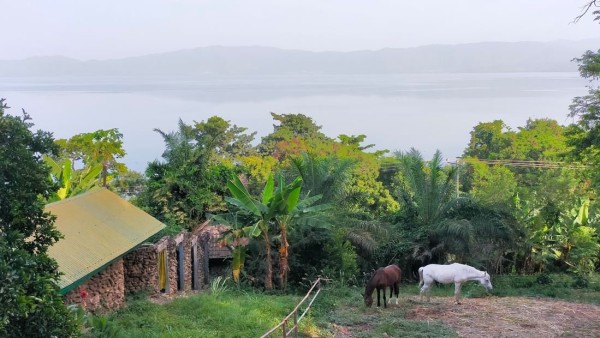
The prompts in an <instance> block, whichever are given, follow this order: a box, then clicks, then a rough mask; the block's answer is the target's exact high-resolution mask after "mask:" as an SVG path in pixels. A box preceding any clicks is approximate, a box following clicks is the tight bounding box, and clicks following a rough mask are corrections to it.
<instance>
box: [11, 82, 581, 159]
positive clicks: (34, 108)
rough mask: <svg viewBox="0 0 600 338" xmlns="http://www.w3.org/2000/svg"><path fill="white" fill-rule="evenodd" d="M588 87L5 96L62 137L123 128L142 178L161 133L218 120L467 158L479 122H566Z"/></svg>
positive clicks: (261, 85) (209, 85) (158, 85)
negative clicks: (290, 127) (305, 125)
mask: <svg viewBox="0 0 600 338" xmlns="http://www.w3.org/2000/svg"><path fill="white" fill-rule="evenodd" d="M587 84H588V82H587V81H586V80H584V79H581V78H580V77H579V74H577V73H498V74H496V73H494V74H393V75H327V76H323V75H290V76H277V77H261V78H256V77H253V78H243V77H219V78H209V77H207V78H202V79H165V78H151V77H148V78H135V79H132V78H114V77H111V78H97V77H96V78H56V79H52V78H0V97H2V98H6V99H7V101H6V103H7V104H8V105H9V106H10V107H11V109H8V110H7V111H8V113H10V114H13V115H16V114H20V111H21V108H23V109H25V110H26V111H27V112H28V113H29V114H30V115H31V117H32V118H33V122H34V123H35V128H37V129H42V130H46V131H50V132H53V133H54V136H55V138H69V137H71V136H73V135H75V134H78V133H83V132H91V131H94V130H98V129H109V128H118V129H119V130H120V131H121V132H122V133H123V135H124V137H123V139H124V147H125V150H126V151H127V156H126V157H125V158H124V162H125V163H126V164H127V165H128V166H129V167H130V169H133V170H137V171H143V170H144V169H145V168H146V165H147V163H148V162H149V161H152V160H154V159H160V156H161V154H162V151H163V150H164V144H163V141H162V138H161V137H160V135H159V134H158V133H156V132H155V131H154V129H155V128H158V129H161V130H163V131H166V132H169V131H173V130H175V129H176V128H177V123H178V120H179V119H180V118H181V119H182V120H183V121H184V122H186V123H192V122H193V121H203V120H206V119H207V118H209V117H211V116H214V115H218V116H220V117H222V118H224V119H226V120H229V121H230V122H231V123H232V124H236V125H238V126H240V127H246V128H248V130H249V131H256V132H257V133H258V135H257V140H256V141H259V140H260V137H262V136H265V135H267V134H268V133H270V132H272V131H273V122H274V121H273V120H272V118H271V115H270V112H275V113H278V114H290V113H301V114H304V115H307V116H310V117H312V118H313V120H314V121H315V122H316V124H317V125H320V126H322V131H323V133H325V134H326V135H327V136H329V137H336V136H338V135H339V134H348V135H358V134H365V135H367V139H366V142H367V144H375V145H376V147H375V149H389V150H392V151H394V150H401V151H406V150H409V149H410V148H411V147H414V148H416V149H417V150H419V151H421V153H422V154H423V155H424V156H425V158H430V157H431V156H432V155H433V153H434V152H435V150H436V149H439V150H440V151H442V154H443V155H444V157H445V158H448V159H454V158H455V157H458V156H460V155H461V154H462V152H463V150H464V149H465V147H466V146H467V145H468V142H469V137H470V135H469V133H470V131H471V130H472V129H473V127H474V126H475V125H477V124H478V123H480V122H489V121H493V120H496V119H501V120H503V121H504V122H505V123H506V124H508V125H509V126H510V127H511V128H513V129H515V128H518V127H521V126H524V125H525V123H526V121H527V119H528V118H551V119H555V120H557V121H558V122H559V123H560V124H563V125H565V124H569V123H571V122H572V120H571V119H570V118H567V114H568V106H569V104H570V103H571V100H572V99H573V97H575V96H581V95H585V94H586V93H587V88H586V87H585V86H586V85H587Z"/></svg>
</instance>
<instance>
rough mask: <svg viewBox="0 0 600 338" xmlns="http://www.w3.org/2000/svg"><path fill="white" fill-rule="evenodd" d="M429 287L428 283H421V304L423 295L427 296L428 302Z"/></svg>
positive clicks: (429, 297)
mask: <svg viewBox="0 0 600 338" xmlns="http://www.w3.org/2000/svg"><path fill="white" fill-rule="evenodd" d="M429 286H430V284H429V283H423V286H422V287H421V302H422V301H423V294H425V295H426V296H427V301H428V302H429V301H430V299H431V296H430V295H429Z"/></svg>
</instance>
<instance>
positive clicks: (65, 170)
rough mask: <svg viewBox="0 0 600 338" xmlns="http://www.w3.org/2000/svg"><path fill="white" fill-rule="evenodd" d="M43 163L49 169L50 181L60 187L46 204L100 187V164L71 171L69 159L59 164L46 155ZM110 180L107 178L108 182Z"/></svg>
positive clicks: (71, 163)
mask: <svg viewBox="0 0 600 338" xmlns="http://www.w3.org/2000/svg"><path fill="white" fill-rule="evenodd" d="M44 162H45V163H46V165H48V166H49V167H50V179H51V180H52V181H54V182H57V183H58V184H59V185H60V188H59V189H58V190H57V191H56V192H55V193H54V194H52V196H51V197H50V198H49V200H48V202H55V201H60V200H63V199H65V198H68V197H73V196H75V195H78V194H81V193H83V192H86V191H88V190H90V189H92V188H94V187H97V186H100V183H101V182H100V173H101V172H102V165H101V164H97V165H94V166H89V167H85V168H83V169H81V170H73V162H72V161H71V160H70V159H68V158H67V159H65V160H63V161H62V162H60V163H59V162H57V161H55V160H54V159H53V158H52V157H50V156H47V155H44ZM111 178H112V177H108V179H109V180H110V179H111Z"/></svg>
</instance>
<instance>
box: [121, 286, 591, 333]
mask: <svg viewBox="0 0 600 338" xmlns="http://www.w3.org/2000/svg"><path fill="white" fill-rule="evenodd" d="M550 277H551V278H550V280H551V281H550V283H548V280H544V281H545V282H546V283H547V284H540V283H539V280H538V277H537V276H494V277H493V280H492V283H493V284H494V290H493V291H492V294H493V295H494V296H497V297H538V298H542V297H548V298H555V299H562V300H567V301H572V302H581V303H590V304H595V305H600V275H594V276H592V277H591V278H590V279H589V285H588V287H587V288H574V287H573V278H572V277H571V276H568V275H551V276H550ZM362 292H364V289H363V288H359V287H348V286H345V285H343V286H339V285H336V284H335V283H330V284H328V285H324V286H323V289H322V291H321V293H320V295H319V298H318V299H317V300H316V301H315V303H314V304H313V308H312V309H311V311H310V312H309V313H308V314H307V316H306V317H305V318H303V319H302V322H301V323H300V336H301V337H334V336H343V335H344V334H351V335H352V336H353V337H386V336H387V337H457V335H456V333H455V332H454V330H452V329H451V328H450V327H449V326H447V325H446V324H444V323H442V322H439V321H429V322H427V321H416V320H410V319H407V318H406V316H407V313H409V311H410V310H411V308H412V307H413V305H414V304H416V301H415V299H417V297H418V295H419V289H418V286H417V285H416V284H403V285H402V286H401V289H400V294H401V296H402V297H404V298H401V299H400V305H399V306H395V304H393V305H392V306H389V307H388V308H387V309H379V308H376V307H373V308H366V307H365V306H364V303H363V299H362V295H361V293H362ZM453 293H454V285H438V286H435V287H433V288H432V296H438V297H452V296H453ZM462 295H463V297H464V298H478V297H485V296H486V295H487V294H486V291H485V289H484V288H483V287H482V286H480V285H479V284H478V283H474V282H469V283H466V284H465V285H464V286H463V290H462ZM302 297H303V295H300V294H299V295H282V294H265V293H261V292H258V291H254V290H243V289H242V290H240V289H238V288H236V287H234V286H232V285H230V282H227V283H225V281H222V282H220V283H218V284H215V285H213V287H212V288H211V289H208V290H206V291H205V292H202V293H199V294H194V295H191V296H189V297H179V298H176V299H174V300H173V301H172V302H169V303H166V304H155V303H152V302H150V301H148V300H144V299H132V300H129V301H128V303H127V307H126V308H124V309H122V310H120V311H118V312H116V313H114V314H112V315H110V317H109V320H110V321H111V325H114V326H116V327H118V329H119V333H120V335H119V336H120V337H260V336H261V335H263V334H264V333H265V332H267V331H268V330H270V329H271V328H272V327H273V326H275V325H277V324H278V323H279V322H280V321H281V320H282V319H283V318H284V317H285V316H287V315H288V314H289V312H290V311H291V310H292V309H293V308H294V307H295V306H296V304H297V303H298V302H299V301H300V300H301V299H302ZM375 301H376V300H375ZM280 336H281V331H279V332H278V333H276V334H274V335H273V337H280Z"/></svg>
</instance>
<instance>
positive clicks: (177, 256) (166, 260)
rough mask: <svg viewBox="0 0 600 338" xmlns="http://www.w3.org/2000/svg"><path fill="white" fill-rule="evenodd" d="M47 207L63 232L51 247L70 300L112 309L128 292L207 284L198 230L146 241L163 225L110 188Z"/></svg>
mask: <svg viewBox="0 0 600 338" xmlns="http://www.w3.org/2000/svg"><path fill="white" fill-rule="evenodd" d="M46 211H48V212H50V213H52V214H54V215H55V216H56V222H55V226H56V228H57V229H58V230H59V231H60V232H61V233H62V234H63V236H64V238H63V239H61V240H60V241H58V242H57V243H55V244H54V245H53V246H52V247H50V248H49V251H48V253H49V255H50V256H51V257H52V258H54V259H55V260H56V261H57V262H58V266H59V270H60V272H62V273H63V275H62V276H61V279H60V281H59V286H60V288H61V290H60V292H61V294H63V295H64V300H65V302H66V303H67V304H72V303H76V304H81V305H82V306H83V307H85V308H86V309H87V310H90V311H97V310H113V309H118V308H120V307H121V306H123V305H124V302H125V295H126V294H127V293H130V292H137V291H140V290H144V291H147V292H149V293H150V294H159V293H167V294H170V293H176V292H182V291H189V290H193V289H200V288H202V287H203V286H204V285H205V276H206V274H205V273H204V272H203V271H204V269H207V267H205V266H204V264H203V262H204V259H203V258H202V252H203V250H202V249H201V248H200V244H201V243H200V241H198V236H195V235H192V234H190V233H181V234H179V235H177V236H173V237H164V238H162V239H160V240H159V241H158V242H156V243H147V242H146V241H147V240H148V239H149V238H150V237H152V236H153V235H155V234H156V233H158V232H159V231H160V230H161V229H163V228H164V227H165V225H164V224H162V223H161V222H159V221H158V220H156V219H155V218H154V217H152V216H150V215H148V214H147V213H145V212H144V211H142V210H141V209H139V208H137V207H135V206H134V205H132V204H131V203H129V202H127V201H126V200H124V199H123V198H121V197H120V196H118V195H117V194H115V193H113V192H111V191H109V190H108V189H104V188H102V189H97V190H93V191H90V192H87V193H84V194H81V195H78V196H75V197H73V198H69V199H65V200H62V201H59V202H55V203H51V204H48V205H46Z"/></svg>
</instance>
